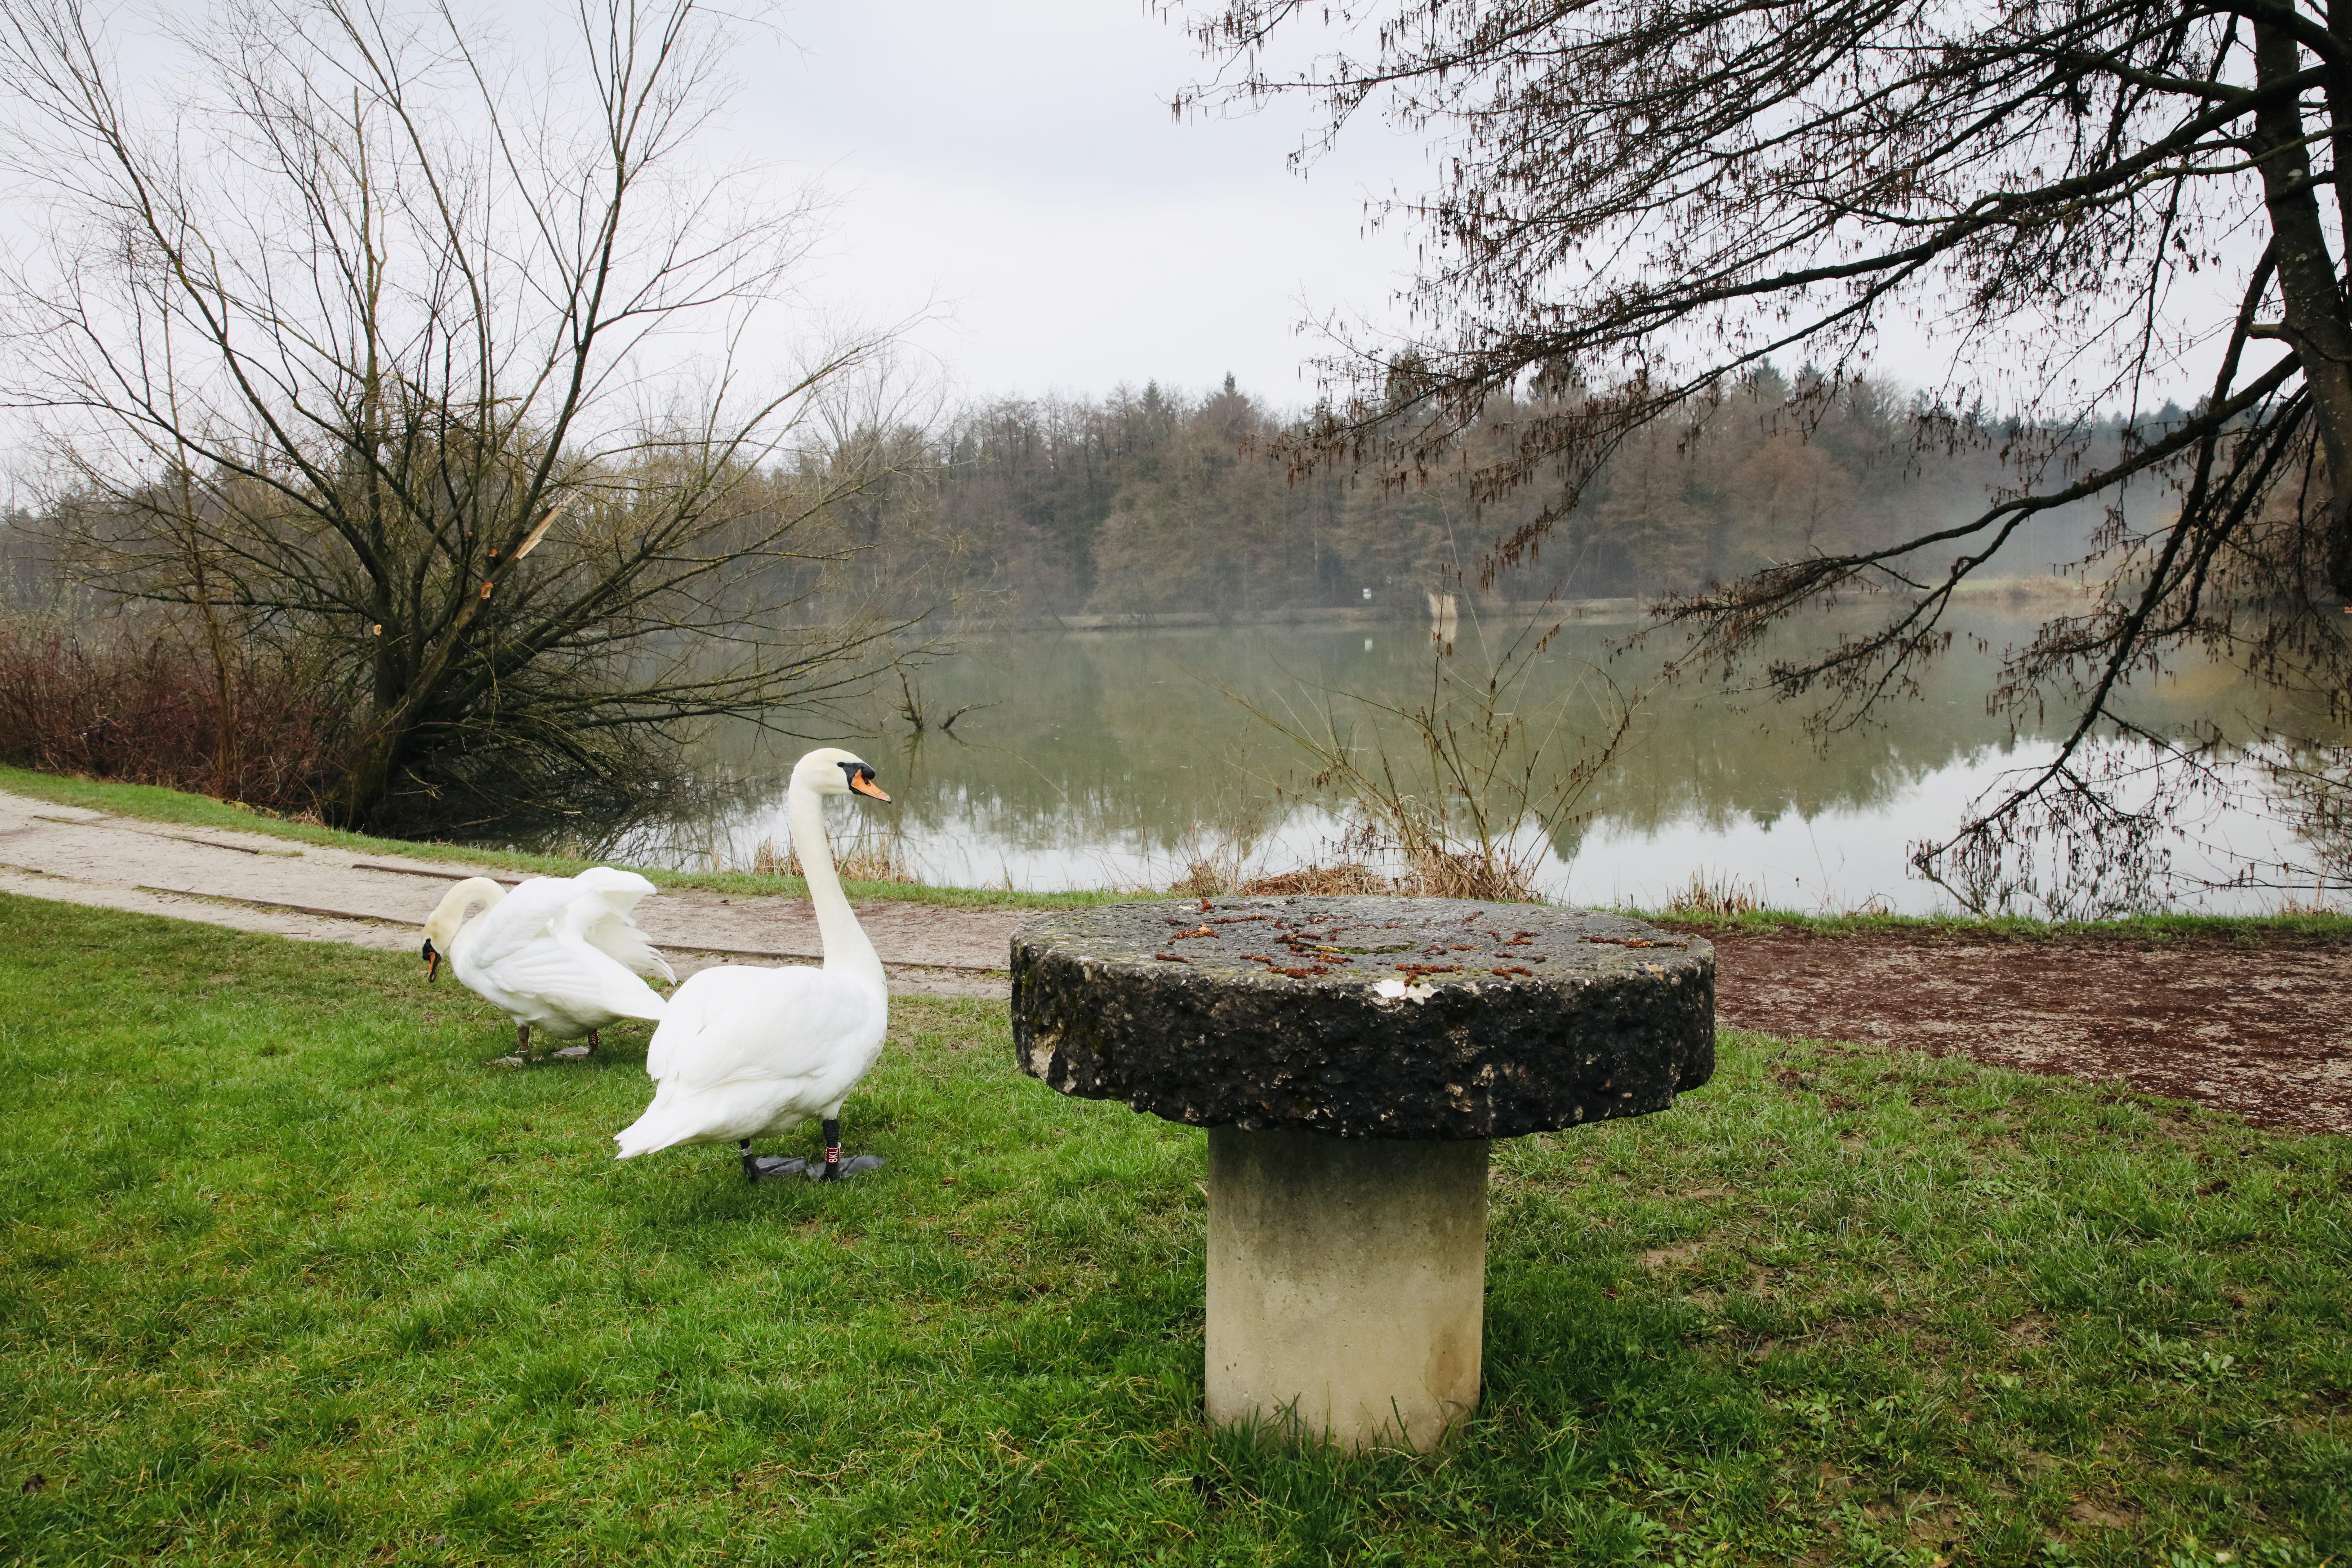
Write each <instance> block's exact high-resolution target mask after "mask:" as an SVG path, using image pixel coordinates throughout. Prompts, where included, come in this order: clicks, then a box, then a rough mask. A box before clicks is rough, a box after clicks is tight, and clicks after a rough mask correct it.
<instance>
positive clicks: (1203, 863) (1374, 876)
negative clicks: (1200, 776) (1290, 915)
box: [1170, 850, 1536, 903]
mask: <svg viewBox="0 0 2352 1568" xmlns="http://www.w3.org/2000/svg"><path fill="white" fill-rule="evenodd" d="M1422 860H1423V863H1422V864H1420V865H1417V866H1414V867H1413V868H1411V869H1410V870H1408V871H1407V872H1406V873H1405V874H1404V875H1402V876H1401V877H1391V876H1387V875H1384V874H1383V873H1381V872H1380V871H1377V870H1375V869H1373V868H1371V867H1370V866H1368V865H1366V864H1365V863H1364V862H1363V861H1361V860H1337V861H1333V862H1332V863H1331V864H1329V865H1328V866H1327V865H1323V864H1321V863H1319V862H1318V863H1316V864H1312V865H1307V866H1301V867H1299V868H1297V869H1296V870H1292V871H1284V872H1282V873H1280V874H1279V875H1276V876H1272V877H1249V878H1242V879H1235V878H1234V877H1232V876H1230V875H1228V874H1226V872H1225V870H1224V868H1222V867H1220V866H1218V865H1217V864H1216V863H1215V862H1213V861H1210V860H1194V861H1193V862H1192V864H1191V865H1190V866H1188V867H1187V868H1185V873H1184V877H1183V879H1182V880H1181V881H1179V882H1177V883H1176V884H1175V885H1174V887H1172V888H1171V889H1170V890H1171V892H1176V893H1181V894H1182V895H1183V896H1184V897H1186V898H1213V897H1217V896H1219V895H1222V894H1225V893H1238V894H1240V895H1241V896H1242V897H1244V898H1252V899H1266V898H1299V897H1318V898H1356V897H1362V896H1365V895H1375V896H1387V897H1395V898H1407V899H1483V900H1490V901H1494V902H1498V903H1528V902H1530V901H1532V900H1534V898H1535V896H1536V895H1535V891H1534V889H1532V888H1531V887H1530V886H1529V885H1528V879H1527V878H1526V877H1525V876H1524V875H1518V874H1515V873H1514V872H1513V871H1512V870H1511V869H1510V868H1498V867H1496V866H1493V865H1490V864H1489V863H1488V862H1487V861H1486V860H1485V859H1483V858H1481V857H1479V856H1476V855H1464V854H1456V853H1452V852H1448V851H1444V850H1425V851H1424V853H1423V858H1422Z"/></svg>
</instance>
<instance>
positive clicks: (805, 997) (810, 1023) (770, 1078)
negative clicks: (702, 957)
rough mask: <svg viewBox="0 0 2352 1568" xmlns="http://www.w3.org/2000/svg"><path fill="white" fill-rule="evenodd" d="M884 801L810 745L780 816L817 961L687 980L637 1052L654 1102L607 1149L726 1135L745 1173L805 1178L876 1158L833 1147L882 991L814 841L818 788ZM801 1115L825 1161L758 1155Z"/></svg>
mask: <svg viewBox="0 0 2352 1568" xmlns="http://www.w3.org/2000/svg"><path fill="white" fill-rule="evenodd" d="M851 794H856V795H870V796H872V797H873V798H874V799H876V800H885V801H887V800H888V799H889V798H890V797H889V796H888V795H884V794H883V793H882V791H881V789H880V787H879V786H878V785H877V784H875V782H874V770H873V769H872V768H869V767H867V766H866V764H865V763H862V762H860V761H859V760H858V759H857V758H856V757H855V756H853V755H851V754H850V753H849V752H843V751H836V750H835V749H833V748H832V747H826V748H824V750H821V751H814V752H810V753H809V754H808V755H806V756H804V757H803V758H802V759H801V760H800V762H799V763H797V764H795V765H794V767H793V784H792V789H791V792H790V793H789V794H788V795H787V796H786V797H785V805H784V818H785V821H786V822H787V823H788V824H789V825H790V826H791V828H792V838H793V848H794V849H795V850H797V851H798V852H799V854H800V858H801V868H802V869H803V871H804V872H805V873H806V874H807V876H808V889H809V901H810V902H811V903H812V904H814V905H815V906H816V929H817V937H818V940H819V942H821V943H822V944H823V946H824V968H822V969H812V968H808V967H806V966H804V965H803V966H799V967H794V968H788V969H754V968H751V967H748V966H746V965H741V964H721V965H719V966H718V967H715V968H711V969H706V970H703V971H702V972H701V973H698V974H694V975H691V976H689V977H688V980H687V982H686V984H683V985H681V986H679V987H678V988H677V991H676V992H675V993H674V994H672V995H671V997H670V999H669V1012H668V1013H667V1016H664V1017H663V1019H662V1021H661V1026H660V1027H659V1028H657V1029H656V1030H655V1031H654V1039H653V1044H652V1045H651V1046H649V1047H646V1071H647V1072H648V1073H650V1074H652V1075H653V1079H654V1102H653V1104H652V1105H650V1106H648V1107H647V1108H646V1113H645V1114H644V1115H643V1116H640V1117H638V1118H637V1120H636V1121H635V1123H634V1124H632V1125H631V1126H629V1127H628V1128H626V1129H625V1130H624V1131H620V1132H617V1133H615V1134H614V1142H617V1143H619V1144H620V1146H621V1152H620V1154H619V1156H618V1157H619V1158H621V1159H624V1160H625V1159H628V1158H629V1157H630V1156H631V1155H633V1154H650V1153H652V1152H654V1151H655V1150H656V1149H668V1148H673V1147H675V1146H677V1145H678V1144H680V1143H730V1142H731V1143H734V1144H736V1145H738V1146H739V1147H740V1149H741V1150H742V1153H743V1173H744V1174H745V1175H746V1176H748V1177H750V1178H751V1180H753V1181H755V1182H756V1181H758V1180H760V1179H761V1177H781V1176H793V1175H801V1174H806V1175H808V1176H810V1177H812V1178H814V1179H815V1180H818V1181H839V1180H841V1179H842V1178H843V1177H845V1176H853V1175H856V1173H858V1172H860V1171H871V1170H874V1169H877V1167H879V1166H880V1165H881V1163H882V1160H881V1156H879V1155H877V1154H861V1155H859V1156H858V1157H857V1158H856V1159H854V1160H850V1161H847V1162H845V1161H843V1159H842V1157H841V1102H842V1101H843V1100H845V1099H847V1098H848V1096H849V1091H850V1090H851V1089H855V1088H856V1087H857V1083H858V1080H859V1079H863V1078H864V1077H865V1076H866V1069H867V1068H871V1067H872V1066H873V1065H874V1060H875V1058H877V1057H879V1056H880V1055H881V1054H882V1037H883V1034H884V1032H885V1030H886V1029H887V1026H888V1024H889V1017H890V990H889V986H888V985H887V983H886V982H885V981H884V979H883V974H882V961H881V960H880V959H879V958H877V957H876V956H875V955H874V944H873V943H872V942H868V941H867V940H866V933H865V932H864V931H861V930H859V929H858V925H857V916H856V914H855V913H853V912H852V911H851V910H850V908H849V900H848V899H847V898H846V897H845V896H844V895H843V893H842V890H841V879H840V878H839V877H837V876H835V874H834V869H833V850H832V847H830V846H829V845H827V844H826V843H825V839H824V801H825V797H827V796H829V795H851ZM812 1117H814V1118H817V1119H819V1120H821V1121H823V1122H824V1164H823V1165H822V1166H820V1167H818V1168H817V1169H815V1170H810V1169H809V1168H808V1163H807V1162H806V1161H803V1160H788V1159H779V1158H776V1157H773V1156H770V1157H768V1158H764V1159H762V1158H760V1157H757V1156H755V1155H753V1153H752V1152H751V1140H752V1139H754V1138H769V1137H774V1136H776V1135H779V1134H781V1133H785V1132H789V1131H792V1130H793V1128H795V1127H798V1126H799V1125H800V1124H801V1123H803V1121H808V1120H810V1119H811V1118H812Z"/></svg>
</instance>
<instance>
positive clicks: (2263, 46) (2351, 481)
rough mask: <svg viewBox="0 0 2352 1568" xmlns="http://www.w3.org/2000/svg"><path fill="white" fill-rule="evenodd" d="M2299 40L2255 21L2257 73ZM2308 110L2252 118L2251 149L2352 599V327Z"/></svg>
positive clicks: (2334, 566)
mask: <svg viewBox="0 0 2352 1568" xmlns="http://www.w3.org/2000/svg"><path fill="white" fill-rule="evenodd" d="M2302 66H2303V62H2302V58H2301V56H2300V52H2299V51H2298V50H2297V48H2296V47H2295V42H2294V38H2293V37H2290V36H2289V35H2288V34H2286V33H2285V32H2284V31H2283V30H2281V29H2279V28H2277V27H2273V26H2267V25H2264V24H2261V23H2257V24H2256V25H2255V27H2254V71H2255V75H2256V77H2257V78H2258V79H2260V80H2262V81H2263V82H2265V83H2267V82H2273V81H2281V80H2284V79H2286V78H2288V77H2291V76H2294V74H2295V73H2296V72H2297V71H2299V70H2300V69H2302ZM2303 138H2304V122H2303V110H2302V109H2301V107H2300V106H2299V105H2298V104H2296V103H2295V102H2294V100H2280V101H2278V102H2275V103H2273V104H2270V105H2267V106H2266V107H2264V108H2263V109H2261V110H2257V111H2256V113H2255V115H2254V153H2255V156H2256V157H2257V158H2259V159H2260V160H2261V161H2262V171H2263V205H2265V206H2266V207H2267V208H2268V209H2269V211H2270V217H2271V229H2272V233H2273V235H2274V236H2275V237H2276V238H2277V240H2278V273H2279V293H2280V296H2281V297H2282V299H2283V300H2284V301H2285V307H2286V311H2285V313H2286V321H2285V327H2286V337H2287V341H2288V342H2290V343H2291V344H2293V345H2294V351H2295V354H2296V356H2297V357H2298V358H2299V359H2300V360H2301V361H2302V362H2303V378H2304V384H2305V385H2306V386H2308V387H2309V388H2310V389H2311V406H2312V412H2313V416H2314V417H2315V419H2316V420H2317V422H2318V426H2319V444H2320V450H2321V452H2322V453H2323V454H2324V455H2325V456H2326V459H2327V476H2328V500H2327V515H2326V571H2327V578H2328V586H2329V587H2331V588H2333V589H2334V590H2335V591H2336V593H2337V594H2339V595H2344V596H2345V597H2347V598H2352V324H2347V321H2346V318H2345V310H2344V294H2343V290H2342V289H2340V288H2339V287H2338V286H2337V283H2336V261H2335V258H2333V257H2332V256H2330V255H2329V253H2328V249H2327V235H2326V230H2325V229H2324V228H2323V227H2322V226H2321V223H2320V216H2319V197H2318V189H2317V187H2316V186H2315V185H2314V184H2312V179H2311V154H2310V153H2309V152H2308V151H2307V149H2306V148H2305V144H2304V140H2303Z"/></svg>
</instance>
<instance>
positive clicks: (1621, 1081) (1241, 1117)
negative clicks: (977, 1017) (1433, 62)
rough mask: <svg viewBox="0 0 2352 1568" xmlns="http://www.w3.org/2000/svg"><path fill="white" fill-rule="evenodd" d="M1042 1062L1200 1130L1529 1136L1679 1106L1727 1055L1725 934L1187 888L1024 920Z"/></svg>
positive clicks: (1418, 902) (1499, 908)
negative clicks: (1720, 953) (1722, 1031)
mask: <svg viewBox="0 0 2352 1568" xmlns="http://www.w3.org/2000/svg"><path fill="white" fill-rule="evenodd" d="M1013 1042H1014V1050H1015V1052H1016V1055H1017V1058H1018V1059H1019V1062H1020V1065H1021V1068H1022V1070H1023V1071H1024V1072H1026V1073H1028V1074H1030V1075H1031V1076H1032V1077H1034V1078H1038V1079H1044V1080H1045V1083H1047V1084H1048V1085H1050V1086H1051V1087H1053V1088H1054V1089H1058V1090H1060V1091H1061V1092H1062V1093H1064V1094H1072V1095H1080V1096H1084V1097H1087V1098H1089V1099H1096V1100H1124V1101H1126V1102H1127V1104H1128V1105H1129V1106H1131V1107H1132V1108H1134V1109H1135V1110H1147V1111H1150V1112H1151V1113H1152V1114H1153V1115H1156V1116H1162V1117H1166V1118H1167V1119H1169V1120H1170V1121H1182V1122H1188V1123H1191V1124H1192V1125H1194V1126H1199V1127H1217V1126H1236V1127H1244V1128H1252V1129H1265V1128H1276V1127H1287V1128H1297V1129H1299V1130H1302V1131H1310V1132H1320V1133H1325V1134H1328V1135H1332V1136H1338V1137H1345V1138H1413V1139H1478V1138H1509V1137H1515V1136H1517V1135H1518V1134H1520V1133H1526V1132H1537V1131H1546V1130H1548V1129H1551V1128H1559V1127H1572V1126H1576V1125H1579V1124H1580V1123H1583V1122H1587V1121H1602V1120H1605V1119H1608V1118H1611V1117H1618V1116H1639V1115H1643V1114H1644V1113H1646V1112H1649V1111H1654V1110H1664V1109H1665V1108H1666V1107H1667V1106H1669V1105H1671V1104H1673V1103H1674V1098H1675V1095H1676V1094H1677V1093H1680V1092H1681V1091H1683V1090H1685V1089H1696V1088H1697V1087H1698V1086H1699V1085H1701V1084H1703V1083H1705V1082H1706V1080H1707V1079H1708V1077H1709V1076H1710V1075H1711V1074H1712V1073H1713V1072H1714V1070H1715V950H1714V949H1713V948H1712V947H1711V946H1709V945H1708V944H1707V943H1706V942H1705V941H1703V940H1701V939H1699V938H1696V937H1685V936H1677V935H1674V934H1671V933H1669V932H1666V931H1660V930H1658V929H1657V928H1655V927H1654V926H1648V925H1644V924H1643V923H1642V922H1640V921H1635V920H1632V919H1629V918H1627V917H1625V916H1622V915H1608V914H1588V913H1583V912H1580V911H1577V910H1561V909H1554V908H1550V907H1548V906H1544V905H1535V904H1485V903H1473V902H1468V901H1465V900H1455V899H1391V898H1360V899H1347V898H1303V897H1302V898H1275V899H1212V900H1181V901H1175V902H1164V903H1145V904H1108V905H1097V906H1096V907H1093V908H1089V909H1078V910H1055V911H1054V912H1052V913H1049V914H1045V915H1041V916H1038V917H1037V918H1036V919H1034V920H1031V921H1026V922H1024V924H1023V925H1022V926H1021V927H1020V928H1019V929H1018V930H1017V931H1014V932H1013Z"/></svg>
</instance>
